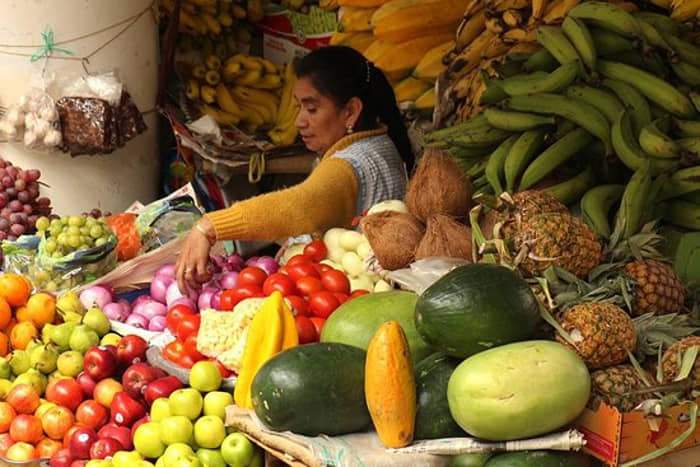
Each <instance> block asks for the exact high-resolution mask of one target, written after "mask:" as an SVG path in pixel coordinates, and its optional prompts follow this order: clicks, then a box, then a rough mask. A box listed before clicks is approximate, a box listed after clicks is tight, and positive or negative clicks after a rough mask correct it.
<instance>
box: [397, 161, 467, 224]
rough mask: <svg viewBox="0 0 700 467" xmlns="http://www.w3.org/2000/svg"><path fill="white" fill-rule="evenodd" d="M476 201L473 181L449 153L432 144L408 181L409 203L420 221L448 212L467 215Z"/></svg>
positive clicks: (451, 214) (456, 215)
mask: <svg viewBox="0 0 700 467" xmlns="http://www.w3.org/2000/svg"><path fill="white" fill-rule="evenodd" d="M471 204H472V184H471V182H470V181H469V177H467V175H466V174H465V173H464V172H463V171H462V170H460V168H459V166H457V163H456V162H455V161H454V159H453V158H452V156H450V155H449V154H448V153H446V152H443V151H441V150H440V149H436V148H428V149H426V150H425V152H424V153H423V157H422V158H421V160H420V162H419V163H418V167H417V168H416V172H415V173H414V174H413V177H412V178H411V180H410V181H409V182H408V188H407V191H406V205H408V210H409V211H410V212H411V213H412V214H413V215H414V216H416V217H417V218H418V219H419V220H420V221H422V222H426V221H427V219H428V218H429V217H430V216H434V215H437V214H444V215H446V216H451V217H456V218H459V217H465V216H466V215H467V214H468V213H469V207H470V206H471Z"/></svg>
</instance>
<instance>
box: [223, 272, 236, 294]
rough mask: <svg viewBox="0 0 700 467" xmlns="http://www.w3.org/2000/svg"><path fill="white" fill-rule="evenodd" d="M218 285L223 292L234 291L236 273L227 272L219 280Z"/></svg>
mask: <svg viewBox="0 0 700 467" xmlns="http://www.w3.org/2000/svg"><path fill="white" fill-rule="evenodd" d="M219 284H221V288H222V289H224V290H229V289H235V288H236V286H237V285H238V273H237V272H227V273H226V274H224V275H223V276H221V277H220V278H219Z"/></svg>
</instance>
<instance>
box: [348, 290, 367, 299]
mask: <svg viewBox="0 0 700 467" xmlns="http://www.w3.org/2000/svg"><path fill="white" fill-rule="evenodd" d="M367 294H369V290H365V289H357V290H355V291H354V292H353V293H351V294H350V296H349V297H348V300H352V299H353V298H357V297H361V296H363V295H367Z"/></svg>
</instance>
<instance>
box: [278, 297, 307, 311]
mask: <svg viewBox="0 0 700 467" xmlns="http://www.w3.org/2000/svg"><path fill="white" fill-rule="evenodd" d="M284 298H286V299H287V300H289V302H290V303H291V304H292V308H294V311H296V316H309V304H308V303H307V302H306V300H304V299H303V298H301V297H299V296H297V295H289V296H288V297H284Z"/></svg>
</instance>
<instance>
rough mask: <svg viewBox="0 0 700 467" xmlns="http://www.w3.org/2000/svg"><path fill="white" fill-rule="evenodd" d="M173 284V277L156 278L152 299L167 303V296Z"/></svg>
mask: <svg viewBox="0 0 700 467" xmlns="http://www.w3.org/2000/svg"><path fill="white" fill-rule="evenodd" d="M173 282H175V280H174V279H173V278H172V277H168V276H155V277H154V278H153V281H152V282H151V297H153V298H154V299H155V300H156V301H158V302H160V303H165V294H166V292H167V291H168V287H170V284H172V283H173Z"/></svg>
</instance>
